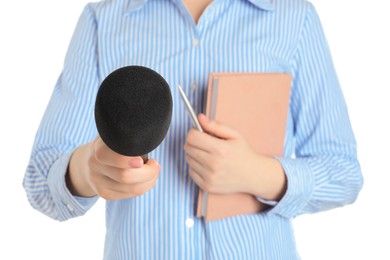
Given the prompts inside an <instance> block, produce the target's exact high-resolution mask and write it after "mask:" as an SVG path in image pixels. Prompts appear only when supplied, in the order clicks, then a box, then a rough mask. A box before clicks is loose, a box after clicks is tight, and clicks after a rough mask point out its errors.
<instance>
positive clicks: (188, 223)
mask: <svg viewBox="0 0 390 260" xmlns="http://www.w3.org/2000/svg"><path fill="white" fill-rule="evenodd" d="M193 226H194V220H193V219H192V218H187V219H186V227H187V228H192V227H193Z"/></svg>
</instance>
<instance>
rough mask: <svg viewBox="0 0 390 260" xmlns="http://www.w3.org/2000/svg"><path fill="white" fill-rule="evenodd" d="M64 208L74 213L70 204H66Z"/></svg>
mask: <svg viewBox="0 0 390 260" xmlns="http://www.w3.org/2000/svg"><path fill="white" fill-rule="evenodd" d="M66 207H67V208H68V210H69V211H72V212H73V211H74V208H73V207H72V206H71V205H70V204H66Z"/></svg>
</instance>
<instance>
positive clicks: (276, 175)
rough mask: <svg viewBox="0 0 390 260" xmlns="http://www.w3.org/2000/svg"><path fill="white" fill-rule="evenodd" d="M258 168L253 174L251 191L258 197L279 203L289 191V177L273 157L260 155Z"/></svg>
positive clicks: (257, 161) (257, 162)
mask: <svg viewBox="0 0 390 260" xmlns="http://www.w3.org/2000/svg"><path fill="white" fill-rule="evenodd" d="M255 165H256V167H255V168H254V169H255V170H254V171H253V172H254V173H255V174H251V181H250V185H251V190H252V192H251V193H252V194H253V195H254V196H256V197H261V198H263V199H265V200H270V201H279V200H280V199H281V198H282V197H283V196H284V194H285V193H286V190H287V177H286V175H285V173H284V169H283V167H282V165H281V164H280V163H279V161H278V160H277V159H275V158H272V157H267V156H262V155H258V156H257V159H256V162H255Z"/></svg>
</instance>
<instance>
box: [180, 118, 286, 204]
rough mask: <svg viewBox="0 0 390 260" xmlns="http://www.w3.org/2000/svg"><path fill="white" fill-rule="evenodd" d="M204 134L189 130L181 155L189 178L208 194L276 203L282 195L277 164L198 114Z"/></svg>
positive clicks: (280, 170)
mask: <svg viewBox="0 0 390 260" xmlns="http://www.w3.org/2000/svg"><path fill="white" fill-rule="evenodd" d="M198 119H199V123H200V124H201V126H202V128H203V130H204V131H205V132H204V133H202V132H200V131H197V130H196V129H191V130H190V131H189V133H188V135H187V142H186V144H185V147H184V149H185V151H186V153H187V162H188V164H189V167H190V171H189V173H190V175H191V177H192V179H193V180H194V181H195V182H196V183H197V184H198V186H199V187H200V188H201V189H203V190H205V191H208V192H211V193H219V194H224V193H235V192H245V193H250V194H253V195H255V196H259V197H262V198H264V199H269V200H279V199H280V198H281V197H282V196H283V194H284V193H285V191H286V182H287V181H286V176H285V174H284V171H283V168H282V166H281V165H280V163H279V162H278V161H277V160H276V159H274V158H270V157H266V156H262V155H259V154H257V153H256V152H254V151H253V150H252V148H251V147H250V146H249V144H248V143H247V142H246V141H245V140H244V138H243V137H242V136H241V134H240V133H239V132H238V131H236V130H235V129H233V128H231V127H229V126H227V125H223V124H221V123H218V122H215V121H209V120H208V118H207V117H206V116H205V115H203V114H200V115H199V116H198Z"/></svg>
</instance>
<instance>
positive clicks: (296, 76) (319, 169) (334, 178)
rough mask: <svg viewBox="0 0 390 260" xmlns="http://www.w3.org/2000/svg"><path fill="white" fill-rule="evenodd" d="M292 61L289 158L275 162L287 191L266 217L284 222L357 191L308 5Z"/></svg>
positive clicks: (323, 44) (358, 179)
mask: <svg viewBox="0 0 390 260" xmlns="http://www.w3.org/2000/svg"><path fill="white" fill-rule="evenodd" d="M308 6H309V8H308V11H307V14H306V18H305V22H304V26H303V29H302V32H301V36H300V39H299V43H298V46H297V49H296V53H295V54H294V58H293V68H294V72H293V86H292V92H291V100H290V109H291V113H292V117H293V122H294V138H295V140H294V141H295V156H294V158H286V157H285V158H278V160H279V161H280V163H281V164H282V166H283V168H284V171H285V173H286V176H287V191H286V194H285V195H284V197H283V198H282V199H281V200H280V201H279V203H277V205H275V206H274V207H273V208H272V209H271V210H270V211H269V213H270V214H279V215H281V216H283V217H286V218H293V217H295V216H297V215H300V214H303V213H314V212H318V211H324V210H328V209H332V208H335V207H340V206H344V205H346V204H349V203H353V202H354V201H355V200H356V198H357V195H358V193H359V191H360V189H361V187H362V185H363V177H362V175H361V171H360V166H359V162H358V160H357V152H356V142H355V138H354V135H353V132H352V128H351V124H350V120H349V116H348V112H347V107H346V104H345V100H344V97H343V93H342V91H341V88H340V85H339V82H338V79H337V75H336V72H335V69H334V66H333V62H332V58H331V54H330V51H329V48H328V45H327V41H326V38H325V36H324V32H323V29H322V26H321V23H320V19H319V17H318V15H317V13H316V11H315V9H314V7H313V6H312V5H311V4H308Z"/></svg>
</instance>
